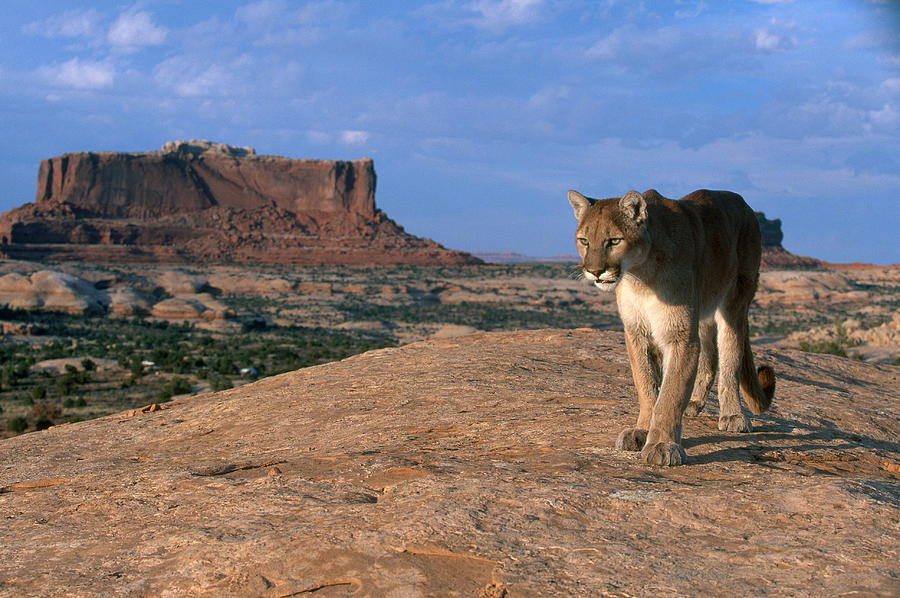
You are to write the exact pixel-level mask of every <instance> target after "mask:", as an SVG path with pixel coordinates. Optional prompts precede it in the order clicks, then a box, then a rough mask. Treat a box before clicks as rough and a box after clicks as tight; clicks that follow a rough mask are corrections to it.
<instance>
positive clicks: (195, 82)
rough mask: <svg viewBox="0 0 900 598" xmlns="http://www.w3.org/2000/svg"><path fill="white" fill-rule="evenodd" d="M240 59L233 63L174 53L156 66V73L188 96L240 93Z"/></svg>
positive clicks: (160, 80)
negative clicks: (210, 60)
mask: <svg viewBox="0 0 900 598" xmlns="http://www.w3.org/2000/svg"><path fill="white" fill-rule="evenodd" d="M241 66H242V61H241V60H240V59H239V60H237V61H233V62H232V63H231V64H227V63H223V62H212V63H210V62H208V61H201V60H199V59H196V58H194V57H192V56H184V55H180V56H173V57H171V58H168V59H166V60H164V61H163V62H161V63H159V64H158V65H156V68H155V69H153V76H154V78H155V79H156V81H157V82H158V83H159V84H160V85H161V86H163V87H165V88H168V89H170V90H172V91H173V92H174V93H175V95H178V96H180V97H187V98H196V97H211V96H216V97H228V96H233V95H240V93H239V88H240V86H239V85H238V81H237V76H238V75H237V70H238V69H239V68H240V67H241Z"/></svg>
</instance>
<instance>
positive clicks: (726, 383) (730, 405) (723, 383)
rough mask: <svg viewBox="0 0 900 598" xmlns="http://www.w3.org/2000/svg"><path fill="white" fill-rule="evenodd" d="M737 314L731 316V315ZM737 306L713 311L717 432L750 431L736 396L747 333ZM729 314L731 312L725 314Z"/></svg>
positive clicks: (745, 321) (748, 420) (748, 422)
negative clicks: (716, 365) (716, 379)
mask: <svg viewBox="0 0 900 598" xmlns="http://www.w3.org/2000/svg"><path fill="white" fill-rule="evenodd" d="M735 311H736V312H737V313H733V312H735ZM741 311H742V308H740V307H738V306H731V308H730V309H729V306H727V305H723V306H721V307H720V308H719V309H718V310H717V311H716V325H717V327H718V335H717V339H718V345H719V384H718V391H719V429H720V430H723V431H726V432H750V431H751V430H752V429H753V428H752V427H751V425H750V419H749V418H748V417H747V415H746V414H745V413H744V412H743V410H742V409H741V399H740V394H739V382H740V378H739V375H740V368H741V358H742V357H743V349H744V337H745V336H746V335H747V334H748V330H747V328H748V325H747V320H746V317H743V314H742V313H741ZM729 312H731V313H729Z"/></svg>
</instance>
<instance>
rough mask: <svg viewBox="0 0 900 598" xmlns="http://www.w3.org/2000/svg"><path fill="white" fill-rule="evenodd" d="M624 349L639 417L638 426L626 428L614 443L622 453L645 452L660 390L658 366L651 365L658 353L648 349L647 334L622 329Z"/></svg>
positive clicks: (636, 330) (649, 343) (650, 346)
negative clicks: (626, 352)
mask: <svg viewBox="0 0 900 598" xmlns="http://www.w3.org/2000/svg"><path fill="white" fill-rule="evenodd" d="M625 346H626V347H627V349H628V360H629V361H630V362H631V375H632V377H633V378H634V386H635V388H636V389H637V394H638V403H639V404H640V414H639V415H638V420H637V425H636V426H635V427H633V428H625V429H624V430H622V432H621V433H620V434H619V438H618V439H617V440H616V448H617V449H619V450H624V451H639V450H641V449H642V448H644V443H645V441H646V440H647V430H648V429H649V428H650V417H651V415H652V413H653V405H654V403H656V393H657V390H658V387H659V381H658V380H657V376H656V371H658V370H659V367H660V366H659V364H658V363H654V362H653V361H654V360H656V359H657V357H656V355H657V351H656V350H655V349H654V348H653V347H652V345H651V339H650V336H649V333H648V332H646V331H644V330H639V329H637V328H633V327H629V326H626V327H625Z"/></svg>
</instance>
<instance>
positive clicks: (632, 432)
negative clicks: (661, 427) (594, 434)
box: [616, 428, 647, 451]
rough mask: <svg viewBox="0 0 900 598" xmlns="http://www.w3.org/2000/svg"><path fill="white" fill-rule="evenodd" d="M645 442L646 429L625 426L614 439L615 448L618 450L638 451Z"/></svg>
mask: <svg viewBox="0 0 900 598" xmlns="http://www.w3.org/2000/svg"><path fill="white" fill-rule="evenodd" d="M645 442H647V430H639V429H637V428H625V429H624V430H622V433H621V434H619V438H618V439H617V440H616V448H617V449H619V450H620V451H639V450H641V449H642V448H644V443H645Z"/></svg>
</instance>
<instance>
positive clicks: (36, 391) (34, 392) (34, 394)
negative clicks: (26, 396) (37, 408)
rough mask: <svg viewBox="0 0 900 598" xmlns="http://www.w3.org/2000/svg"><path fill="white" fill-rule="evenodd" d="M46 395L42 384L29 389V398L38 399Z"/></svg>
mask: <svg viewBox="0 0 900 598" xmlns="http://www.w3.org/2000/svg"><path fill="white" fill-rule="evenodd" d="M46 397H47V389H46V388H45V387H44V386H43V385H42V384H38V385H37V386H35V387H34V388H32V389H31V398H32V399H34V400H36V401H40V400H41V399H43V398H46Z"/></svg>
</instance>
